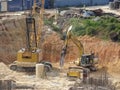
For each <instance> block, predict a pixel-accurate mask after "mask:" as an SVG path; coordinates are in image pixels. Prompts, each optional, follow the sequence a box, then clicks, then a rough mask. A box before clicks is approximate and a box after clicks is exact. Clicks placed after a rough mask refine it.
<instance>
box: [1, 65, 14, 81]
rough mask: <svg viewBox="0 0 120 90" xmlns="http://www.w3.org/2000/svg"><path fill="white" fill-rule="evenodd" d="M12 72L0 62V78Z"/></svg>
mask: <svg viewBox="0 0 120 90" xmlns="http://www.w3.org/2000/svg"><path fill="white" fill-rule="evenodd" d="M10 74H12V71H11V70H10V69H9V67H7V66H6V65H5V64H4V63H0V79H3V78H4V77H6V76H8V75H10Z"/></svg>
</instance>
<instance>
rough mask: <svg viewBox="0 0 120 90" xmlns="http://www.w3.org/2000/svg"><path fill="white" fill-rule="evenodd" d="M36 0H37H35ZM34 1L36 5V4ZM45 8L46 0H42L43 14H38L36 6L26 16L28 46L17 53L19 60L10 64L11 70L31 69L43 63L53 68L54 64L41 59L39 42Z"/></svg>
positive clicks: (46, 66)
mask: <svg viewBox="0 0 120 90" xmlns="http://www.w3.org/2000/svg"><path fill="white" fill-rule="evenodd" d="M35 1H36V0H35ZM35 1H34V5H35ZM43 8H44V0H42V10H41V11H40V12H41V14H38V12H36V10H35V6H34V7H33V13H32V14H30V15H28V16H27V17H26V48H23V49H21V50H19V51H18V53H17V60H16V61H14V62H13V63H12V64H10V69H11V70H17V69H19V68H23V69H27V70H31V69H34V68H35V66H36V64H38V63H42V64H44V65H45V68H46V69H47V70H50V69H51V68H52V64H51V63H50V62H45V61H41V60H42V59H41V56H42V55H41V54H42V53H41V49H40V48H39V43H40V39H41V30H42V27H43V21H42V17H43V15H42V14H43V13H42V11H43ZM36 15H39V17H40V22H36V20H35V16H36ZM36 23H39V24H38V28H37V29H36Z"/></svg>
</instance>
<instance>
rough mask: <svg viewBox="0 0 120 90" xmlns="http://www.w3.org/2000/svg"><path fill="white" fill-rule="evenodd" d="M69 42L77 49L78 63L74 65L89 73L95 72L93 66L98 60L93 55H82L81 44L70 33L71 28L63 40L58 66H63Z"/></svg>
mask: <svg viewBox="0 0 120 90" xmlns="http://www.w3.org/2000/svg"><path fill="white" fill-rule="evenodd" d="M70 40H71V41H72V42H73V43H74V44H75V45H76V46H77V47H78V50H79V61H78V62H76V61H75V64H76V65H77V66H80V67H82V68H87V69H89V70H90V71H95V70H96V67H95V64H97V62H98V59H96V58H95V56H94V53H91V54H84V48H83V45H82V43H81V42H80V41H79V40H78V39H77V38H76V37H75V36H74V34H73V33H72V26H70V27H69V29H68V30H67V33H66V36H65V38H64V41H65V44H64V47H63V49H62V52H61V59H60V66H61V67H62V66H63V65H64V58H65V55H66V51H67V47H68V44H69V41H70Z"/></svg>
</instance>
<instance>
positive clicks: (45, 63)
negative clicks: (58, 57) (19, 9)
mask: <svg viewBox="0 0 120 90" xmlns="http://www.w3.org/2000/svg"><path fill="white" fill-rule="evenodd" d="M40 63H42V64H44V65H49V66H50V68H52V64H51V63H50V62H45V61H42V62H40Z"/></svg>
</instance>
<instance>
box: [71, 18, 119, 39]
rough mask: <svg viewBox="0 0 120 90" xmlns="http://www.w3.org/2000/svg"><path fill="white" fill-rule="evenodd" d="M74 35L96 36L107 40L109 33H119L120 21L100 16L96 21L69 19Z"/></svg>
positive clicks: (91, 19) (93, 19)
mask: <svg viewBox="0 0 120 90" xmlns="http://www.w3.org/2000/svg"><path fill="white" fill-rule="evenodd" d="M70 23H71V24H72V25H73V32H74V34H75V35H77V36H80V35H82V36H83V35H90V36H97V37H99V38H102V39H109V35H110V33H113V32H114V33H116V34H119V33H120V21H119V20H117V19H116V18H114V17H111V16H102V17H100V18H99V19H98V20H95V17H92V18H89V19H83V18H81V19H76V18H71V19H70Z"/></svg>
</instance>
